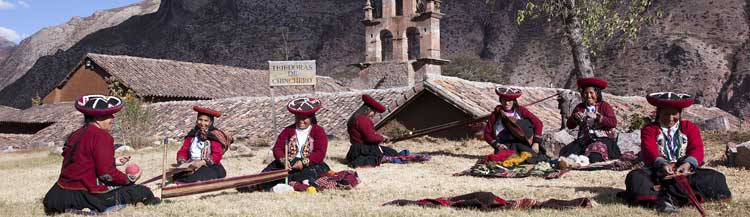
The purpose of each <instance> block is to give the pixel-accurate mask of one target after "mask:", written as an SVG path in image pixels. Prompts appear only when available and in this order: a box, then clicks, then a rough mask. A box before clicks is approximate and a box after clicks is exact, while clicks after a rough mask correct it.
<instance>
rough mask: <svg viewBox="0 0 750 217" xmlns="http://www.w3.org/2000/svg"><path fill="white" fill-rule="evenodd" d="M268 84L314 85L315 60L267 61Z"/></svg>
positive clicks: (272, 85)
mask: <svg viewBox="0 0 750 217" xmlns="http://www.w3.org/2000/svg"><path fill="white" fill-rule="evenodd" d="M268 71H269V72H270V80H269V82H270V85H271V87H274V86H290V85H315V60H303V61H268Z"/></svg>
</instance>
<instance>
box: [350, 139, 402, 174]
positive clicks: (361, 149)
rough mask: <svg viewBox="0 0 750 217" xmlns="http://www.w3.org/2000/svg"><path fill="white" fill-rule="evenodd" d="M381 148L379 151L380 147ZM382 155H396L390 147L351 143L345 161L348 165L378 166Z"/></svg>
mask: <svg viewBox="0 0 750 217" xmlns="http://www.w3.org/2000/svg"><path fill="white" fill-rule="evenodd" d="M381 148H382V149H383V151H382V152H381V151H380V149H381ZM383 156H398V152H397V151H396V150H394V149H392V148H389V147H385V146H380V145H365V144H352V146H351V147H349V152H347V153H346V162H347V164H348V165H349V166H350V167H355V168H356V167H368V166H373V167H374V166H379V165H380V161H381V160H382V159H383Z"/></svg>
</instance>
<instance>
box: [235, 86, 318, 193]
mask: <svg viewBox="0 0 750 217" xmlns="http://www.w3.org/2000/svg"><path fill="white" fill-rule="evenodd" d="M320 108H321V103H320V101H319V100H317V99H314V98H297V99H294V100H292V101H290V102H289V103H288V104H287V110H289V112H291V113H292V114H294V120H295V121H294V124H292V125H289V126H287V127H285V128H284V129H282V130H281V133H279V137H278V138H277V139H276V144H275V145H274V146H273V157H274V158H275V160H274V161H273V162H271V163H270V164H268V166H266V168H265V169H263V172H267V171H274V170H283V169H289V170H290V171H289V176H288V180H289V181H296V182H300V183H302V182H304V181H308V183H313V182H315V180H317V179H318V178H320V176H321V175H323V174H327V173H328V171H330V170H331V169H330V168H329V167H328V164H326V163H325V162H323V160H324V159H325V157H326V151H327V150H328V137H327V135H326V132H325V129H323V127H321V126H319V125H318V121H317V119H316V118H315V112H317V111H318V110H319V109H320ZM281 182H282V181H274V182H268V183H264V184H261V185H258V186H257V187H255V186H254V187H245V188H239V189H237V190H238V191H241V192H246V191H252V190H269V189H271V188H272V187H273V186H274V185H276V184H279V183H281Z"/></svg>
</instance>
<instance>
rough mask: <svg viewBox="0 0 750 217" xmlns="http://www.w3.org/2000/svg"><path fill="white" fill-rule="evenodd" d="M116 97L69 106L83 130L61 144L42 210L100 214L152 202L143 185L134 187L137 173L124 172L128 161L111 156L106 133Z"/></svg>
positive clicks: (85, 98)
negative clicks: (54, 178) (78, 115)
mask: <svg viewBox="0 0 750 217" xmlns="http://www.w3.org/2000/svg"><path fill="white" fill-rule="evenodd" d="M122 107H123V103H122V100H121V99H120V98H117V97H113V96H102V95H88V96H83V97H81V98H79V99H78V100H77V101H76V102H75V108H76V110H78V111H79V112H81V113H83V117H84V118H83V120H84V121H83V126H82V127H81V128H79V129H78V130H76V131H75V132H73V133H71V134H70V135H69V136H68V139H67V140H66V142H65V146H63V153H62V156H63V161H62V168H61V169H60V177H59V178H58V179H57V182H56V183H55V184H54V185H53V186H52V188H51V189H50V190H49V192H47V195H45V196H44V200H43V203H44V211H45V213H47V214H57V213H62V212H67V211H72V212H76V211H81V210H86V209H88V210H91V211H94V212H104V211H106V210H107V209H108V208H110V207H116V206H118V205H124V204H137V203H142V204H145V205H149V204H157V203H159V202H160V200H159V198H156V197H154V194H153V193H152V192H151V189H149V188H148V187H146V186H142V185H135V181H136V180H137V179H138V178H139V177H140V175H141V172H140V169H137V170H134V171H131V172H129V174H125V173H123V172H121V171H120V170H117V168H116V167H115V166H122V165H124V164H125V163H127V162H128V161H129V160H130V157H118V158H115V148H114V139H113V138H112V136H111V135H110V134H109V133H110V131H112V127H113V126H114V118H115V117H114V114H115V113H117V112H118V111H120V109H122Z"/></svg>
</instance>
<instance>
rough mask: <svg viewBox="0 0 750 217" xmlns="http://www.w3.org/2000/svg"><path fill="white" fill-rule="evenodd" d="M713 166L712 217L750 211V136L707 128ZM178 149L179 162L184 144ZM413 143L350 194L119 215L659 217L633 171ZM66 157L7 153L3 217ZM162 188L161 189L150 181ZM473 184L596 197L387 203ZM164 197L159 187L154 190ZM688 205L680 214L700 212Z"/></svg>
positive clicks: (229, 200)
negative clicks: (725, 199) (487, 205)
mask: <svg viewBox="0 0 750 217" xmlns="http://www.w3.org/2000/svg"><path fill="white" fill-rule="evenodd" d="M706 137H707V150H706V153H707V159H708V162H709V163H708V167H711V168H714V169H717V170H719V171H721V172H722V173H724V174H726V176H727V180H728V182H729V185H730V188H731V190H732V193H733V194H734V201H733V202H732V203H728V204H717V203H709V204H706V205H705V207H706V209H707V210H708V214H709V215H711V216H750V185H748V184H750V180H749V179H748V177H750V172H749V171H747V170H739V169H735V168H727V167H725V166H722V165H721V164H720V163H719V160H720V159H721V158H722V154H723V151H724V143H725V142H727V141H730V140H739V139H747V138H746V137H737V136H729V135H707V136H706ZM174 146H175V145H173V147H171V149H172V150H170V153H169V159H170V160H171V159H173V156H174V153H175V151H176V148H177V147H174ZM348 146H349V144H348V142H345V141H333V142H331V143H330V145H329V151H328V159H327V162H328V164H329V165H331V167H332V169H334V170H336V171H339V170H345V169H348V168H347V167H346V166H345V165H344V164H342V163H341V160H342V159H343V157H344V155H345V154H346V151H347V149H348ZM392 146H394V147H395V148H397V149H404V148H408V149H410V150H411V151H412V152H413V153H428V154H431V155H432V156H433V158H432V161H429V162H427V163H424V164H409V165H396V164H386V165H384V166H382V167H379V168H369V169H360V170H358V171H357V172H358V173H359V175H360V177H361V179H362V183H361V184H360V185H359V186H358V187H357V188H356V189H353V190H349V191H327V192H322V193H316V194H311V193H295V194H276V193H270V192H262V193H238V192H237V191H235V190H225V191H222V192H213V193H205V194H201V195H194V196H186V197H180V198H172V199H167V200H165V201H164V203H162V204H160V205H157V206H147V207H144V208H134V207H128V208H126V209H124V210H121V211H120V212H117V213H113V214H111V215H113V216H474V217H478V216H644V215H647V216H651V215H657V214H658V213H656V212H655V211H653V210H649V209H644V208H639V207H630V206H628V205H626V204H624V203H623V202H621V201H619V200H618V199H617V198H615V193H616V192H618V191H621V190H624V188H625V186H624V180H625V175H626V174H627V172H613V171H594V172H581V171H573V172H570V173H568V174H566V175H565V176H564V177H562V178H561V179H557V180H544V179H541V178H536V177H529V178H521V179H485V178H476V177H453V176H451V174H452V173H454V172H457V171H460V170H463V169H466V168H468V167H469V166H471V165H472V164H473V163H474V162H475V161H476V160H477V159H478V158H480V157H481V156H482V155H483V154H485V153H487V152H489V151H490V150H491V149H490V148H489V147H488V146H487V145H485V144H484V143H483V142H481V141H478V140H468V141H461V142H454V141H445V140H437V139H429V138H428V139H417V140H412V141H407V142H400V143H397V144H394V145H392ZM252 153H253V154H254V155H255V156H252V157H248V156H241V155H238V154H236V153H234V152H228V153H227V155H226V156H225V159H224V160H223V164H224V165H225V166H226V167H227V171H228V175H229V176H235V175H242V174H254V173H257V172H258V171H260V170H261V169H262V168H263V167H264V166H265V164H263V159H264V158H265V157H266V156H267V150H266V148H264V147H254V150H253V151H252ZM132 156H133V158H132V161H133V162H135V163H138V164H139V165H141V167H142V168H143V169H144V175H143V177H150V176H153V175H156V174H159V173H160V166H161V159H162V152H161V151H160V150H159V149H151V150H142V151H138V152H136V153H132ZM61 159H62V158H61V157H59V156H53V155H50V154H49V152H48V150H30V151H21V152H13V153H3V154H0V174H2V178H1V179H0V213H2V215H3V216H40V215H43V214H44V213H43V208H42V204H41V200H42V198H43V197H44V194H45V193H46V192H47V190H48V189H49V188H50V187H51V186H52V184H53V183H54V182H55V180H56V178H57V176H58V173H59V167H60V162H61ZM151 187H153V188H156V187H155V186H153V185H152V186H151ZM474 191H490V192H494V193H495V194H497V195H499V196H501V197H503V198H506V199H519V198H523V197H528V198H534V199H549V198H558V199H573V198H577V197H590V198H592V199H593V200H594V201H595V202H596V204H595V206H594V208H591V209H574V210H564V211H559V210H547V209H545V210H529V211H493V212H483V211H478V210H469V209H463V210H458V209H453V208H421V207H414V206H411V207H396V206H381V204H383V203H385V202H388V201H391V200H394V199H419V198H434V197H441V196H451V195H458V194H464V193H469V192H474ZM155 193H157V194H158V190H155ZM698 215H699V214H698V212H697V211H696V210H695V209H693V208H690V207H686V208H683V209H682V210H681V212H680V213H678V214H674V216H698Z"/></svg>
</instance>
